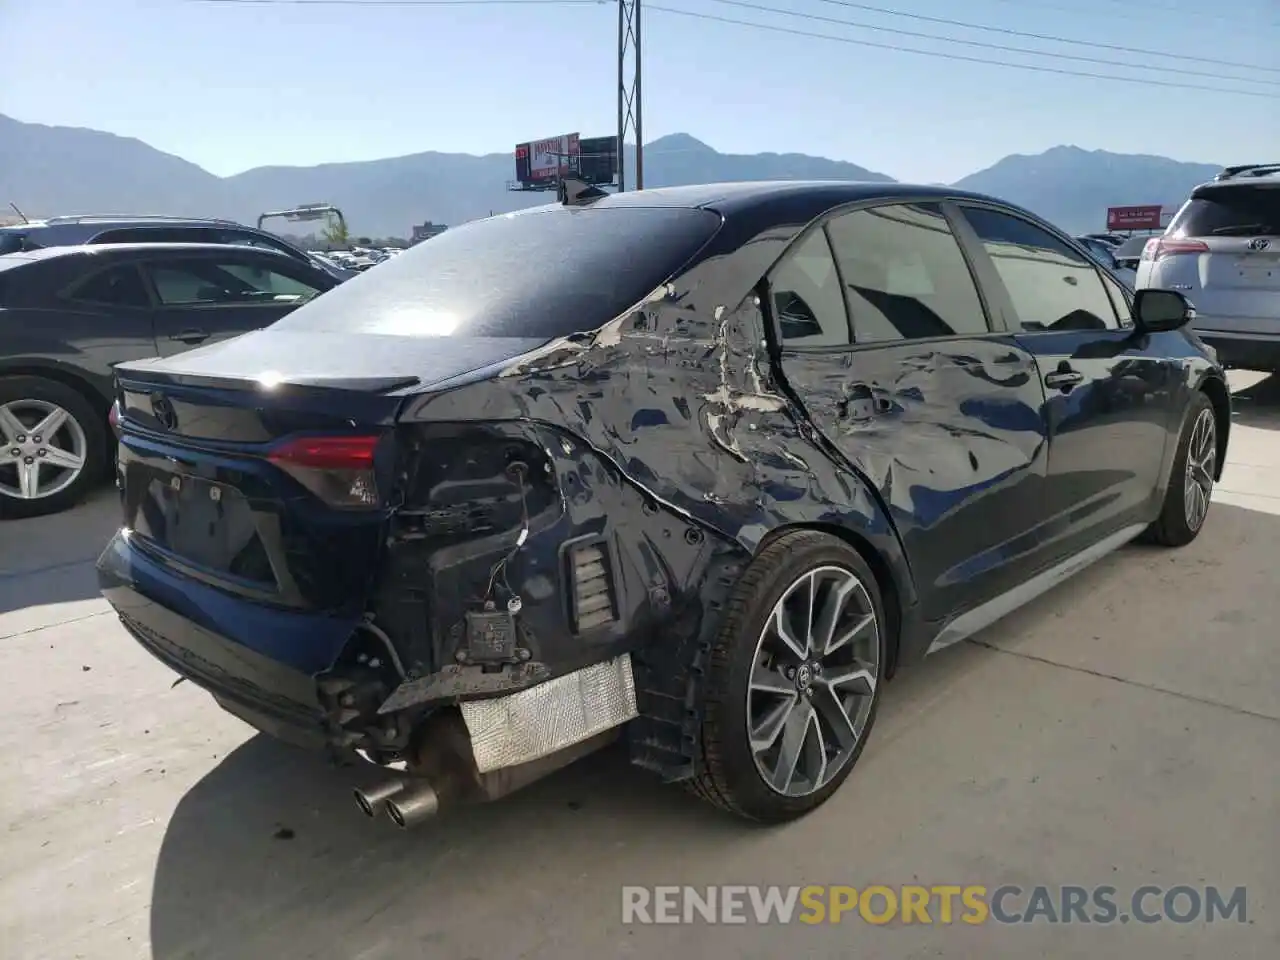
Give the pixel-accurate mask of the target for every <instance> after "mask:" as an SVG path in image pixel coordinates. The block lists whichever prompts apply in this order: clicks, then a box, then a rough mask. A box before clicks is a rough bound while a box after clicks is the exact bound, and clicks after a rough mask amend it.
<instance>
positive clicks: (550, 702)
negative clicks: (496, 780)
mask: <svg viewBox="0 0 1280 960" xmlns="http://www.w3.org/2000/svg"><path fill="white" fill-rule="evenodd" d="M460 710H461V712H462V719H463V720H464V721H465V723H466V725H467V731H468V733H469V734H470V736H471V749H472V752H473V753H474V755H475V762H476V769H477V770H478V771H479V772H480V773H487V772H489V771H491V770H497V769H500V768H502V767H513V766H517V765H519V764H522V763H529V762H530V761H532V760H538V759H541V758H542V757H546V756H549V755H551V754H553V753H558V752H559V751H561V750H564V749H565V748H567V747H571V746H573V745H574V744H576V743H580V742H582V741H584V740H587V739H590V738H591V737H593V736H595V735H596V734H599V733H602V732H604V731H605V730H608V729H610V728H612V727H617V726H621V725H622V724H624V723H626V722H628V721H630V720H634V719H635V718H636V715H637V711H636V688H635V679H634V677H633V675H632V671H631V656H630V655H629V654H623V655H622V656H620V657H615V658H614V659H612V660H606V661H605V662H603V663H596V664H592V665H591V666H589V667H584V668H582V669H581V670H575V671H573V672H572V673H566V674H564V675H563V676H560V677H556V678H555V679H553V680H548V681H547V682H546V683H540V684H538V685H537V686H536V687H531V688H529V689H528V690H522V691H520V692H519V693H513V694H511V695H509V696H505V697H495V698H494V699H491V700H472V701H469V702H466V703H463V704H462V705H461V707H460Z"/></svg>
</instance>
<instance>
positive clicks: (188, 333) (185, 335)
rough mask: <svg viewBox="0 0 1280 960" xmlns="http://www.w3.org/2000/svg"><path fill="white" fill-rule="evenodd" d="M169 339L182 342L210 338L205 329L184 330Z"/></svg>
mask: <svg viewBox="0 0 1280 960" xmlns="http://www.w3.org/2000/svg"><path fill="white" fill-rule="evenodd" d="M169 339H170V340H177V341H179V342H180V343H200V342H201V341H202V340H208V339H209V334H208V332H206V331H204V330H194V329H193V330H183V331H182V332H181V333H175V334H172V335H170V337H169Z"/></svg>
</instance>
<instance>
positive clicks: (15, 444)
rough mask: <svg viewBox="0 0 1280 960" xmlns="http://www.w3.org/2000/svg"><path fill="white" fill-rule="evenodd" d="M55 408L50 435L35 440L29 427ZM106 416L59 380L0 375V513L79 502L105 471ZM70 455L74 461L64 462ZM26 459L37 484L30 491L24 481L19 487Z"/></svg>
mask: <svg viewBox="0 0 1280 960" xmlns="http://www.w3.org/2000/svg"><path fill="white" fill-rule="evenodd" d="M57 411H60V412H61V414H65V419H64V420H63V421H62V422H61V423H60V424H59V425H58V427H57V428H56V429H55V431H54V434H53V435H52V436H50V437H44V436H41V437H40V438H39V441H37V440H36V437H37V436H38V435H37V434H35V433H34V432H32V431H31V430H30V428H31V427H34V426H36V425H37V424H38V423H39V422H40V421H41V420H42V419H43V418H44V417H47V416H49V415H50V414H52V413H55V412H57ZM106 419H107V418H106V415H105V413H104V412H103V411H101V410H98V409H96V408H95V407H94V405H93V404H92V403H90V402H89V401H88V400H87V399H86V398H85V397H84V395H83V394H81V393H80V392H79V391H77V390H75V389H73V388H72V387H69V386H67V385H66V384H64V383H59V382H58V381H56V380H46V379H45V378H44V377H27V376H20V377H0V518H3V519H6V520H11V519H17V518H20V517H38V516H44V515H46V514H51V513H60V512H61V511H63V510H66V509H67V508H68V507H71V506H73V505H74V504H76V503H78V502H80V500H82V499H83V498H84V497H85V495H86V494H87V493H88V492H89V491H90V490H91V489H92V487H93V485H94V484H95V483H97V481H98V480H99V479H100V478H101V477H102V476H103V475H104V473H105V472H106V460H107V450H108V444H107V424H106ZM20 431H22V432H20ZM41 451H43V452H41ZM75 459H78V461H79V466H78V467H76V466H72V465H70V464H71V461H72V460H75ZM37 461H38V462H37ZM63 461H65V463H66V464H67V465H65V466H64V465H63ZM32 464H36V471H35V475H36V477H37V479H38V484H39V486H38V487H37V488H36V489H35V495H34V496H33V495H32V493H31V491H32V488H31V487H30V485H28V486H27V487H26V488H25V491H24V487H23V483H22V476H23V473H22V471H24V470H26V469H27V468H29V467H30V466H31V465H32ZM28 476H29V474H28ZM41 490H44V491H47V492H43V493H42V492H41Z"/></svg>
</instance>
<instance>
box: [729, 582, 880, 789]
mask: <svg viewBox="0 0 1280 960" xmlns="http://www.w3.org/2000/svg"><path fill="white" fill-rule="evenodd" d="M879 661H880V624H879V623H878V622H877V619H876V613H875V606H874V604H873V603H872V600H871V596H870V595H869V594H868V592H867V588H866V587H865V586H864V585H863V583H862V581H861V580H860V579H859V578H858V577H857V576H856V575H855V574H854V573H853V572H852V571H850V570H847V569H845V568H844V567H839V566H822V567H817V568H816V569H813V570H811V571H809V572H808V573H805V574H804V575H803V576H801V577H799V578H798V579H797V580H795V581H794V582H793V583H792V584H791V585H790V586H789V587H788V588H787V589H786V591H785V592H784V593H783V594H782V597H781V598H780V599H779V600H778V602H777V603H776V604H774V607H773V610H772V612H771V613H770V614H769V618H768V620H767V622H766V625H765V628H764V630H763V631H761V634H760V637H759V639H758V640H757V641H756V648H755V656H754V658H753V660H752V673H751V680H750V684H749V687H748V691H747V718H748V720H747V722H748V726H749V730H748V735H749V736H750V738H751V753H752V757H753V759H754V760H755V764H756V770H757V772H758V773H759V774H760V776H761V778H762V779H763V780H764V782H765V783H766V784H767V785H768V786H769V787H770V789H772V790H774V791H775V792H777V793H780V794H783V795H784V796H792V797H803V796H807V795H809V794H811V793H814V792H816V791H818V790H821V789H822V788H823V787H824V786H825V785H826V784H828V783H829V782H830V781H831V779H832V778H833V777H835V776H836V775H837V774H839V773H840V771H841V770H842V769H844V767H845V766H846V765H847V764H848V763H849V761H850V759H851V758H852V756H853V755H854V752H855V748H856V747H857V745H858V742H859V740H860V739H861V737H862V735H863V732H864V730H865V729H866V724H867V720H868V718H869V717H870V714H871V708H872V705H873V704H874V702H875V693H876V686H877V682H878V680H879V676H880V662H879Z"/></svg>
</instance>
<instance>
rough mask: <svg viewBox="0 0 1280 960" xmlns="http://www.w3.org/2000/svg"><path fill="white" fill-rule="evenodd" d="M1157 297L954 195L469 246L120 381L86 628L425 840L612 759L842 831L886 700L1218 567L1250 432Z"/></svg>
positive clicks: (668, 218)
mask: <svg viewBox="0 0 1280 960" xmlns="http://www.w3.org/2000/svg"><path fill="white" fill-rule="evenodd" d="M1192 315H1193V310H1192V307H1191V305H1190V304H1189V303H1188V302H1187V301H1186V300H1185V299H1184V298H1183V297H1182V296H1181V295H1180V294H1178V293H1176V292H1174V291H1163V290H1142V291H1139V292H1138V293H1137V294H1136V295H1135V294H1133V293H1132V292H1130V291H1129V290H1127V289H1125V288H1124V286H1123V285H1122V284H1120V283H1119V282H1118V281H1116V280H1115V278H1114V277H1112V276H1111V275H1110V274H1109V273H1108V272H1107V271H1105V270H1103V269H1101V268H1100V267H1099V266H1098V265H1097V264H1096V263H1095V262H1094V261H1093V260H1092V259H1091V258H1090V257H1089V256H1088V254H1087V253H1086V252H1085V251H1084V250H1083V249H1081V248H1080V247H1079V246H1078V245H1077V244H1076V243H1075V242H1074V241H1073V240H1071V239H1070V238H1069V237H1067V236H1065V235H1063V234H1062V233H1061V232H1059V231H1058V230H1056V229H1054V228H1053V227H1052V226H1050V225H1049V224H1047V223H1045V222H1043V221H1042V220H1040V219H1038V218H1037V217H1035V216H1033V215H1032V214H1030V213H1027V212H1026V211H1023V210H1020V209H1017V208H1015V207H1012V206H1010V205H1008V204H1005V203H1002V202H999V201H996V200H993V199H991V198H989V197H984V196H980V195H976V194H971V193H965V192H961V191H956V190H953V189H951V188H947V187H915V186H910V185H903V184H896V183H874V184H859V183H837V182H830V183H798V182H788V183H738V184H719V185H710V186H695V187H679V188H670V189H658V190H646V191H641V192H635V193H624V194H606V193H603V192H601V191H599V190H596V189H591V188H585V189H578V188H575V189H568V190H566V191H565V195H564V198H563V199H562V201H561V202H559V203H555V204H551V205H548V206H544V207H538V208H535V209H531V210H527V211H524V212H521V213H515V214H510V215H504V216H497V217H491V218H489V219H485V220H480V221H476V222H474V223H470V224H466V225H464V226H461V227H458V228H455V229H451V230H449V231H448V232H447V233H445V234H442V235H441V236H439V237H436V238H435V239H433V240H432V241H431V242H430V243H425V244H421V245H420V246H417V247H414V248H412V249H411V250H409V251H407V252H406V253H404V254H403V255H402V256H400V257H398V258H396V259H395V260H392V261H390V262H388V263H386V264H384V265H382V266H381V267H380V268H379V269H377V270H375V271H372V272H370V273H368V274H364V275H361V276H358V277H356V278H354V279H352V280H350V281H348V282H347V283H345V284H343V285H342V286H340V287H338V288H336V289H334V290H333V291H331V292H329V293H326V294H325V295H324V296H322V297H319V298H317V299H315V300H314V301H312V302H310V303H308V304H306V305H304V306H302V307H301V308H300V309H298V310H297V311H295V312H293V313H291V314H290V315H289V316H288V317H286V318H284V319H283V320H280V321H278V322H277V323H275V324H273V325H272V326H270V327H267V328H265V329H263V330H260V331H257V332H254V333H249V334H246V335H244V336H241V337H239V338H236V339H234V340H229V341H225V342H221V343H218V344H213V345H210V346H207V347H204V348H201V349H197V350H193V351H190V352H186V353H181V354H177V355H174V356H170V357H163V358H158V359H154V360H146V361H136V362H130V363H126V364H123V365H121V366H120V367H118V368H117V377H118V383H117V392H116V400H115V406H114V408H113V411H112V422H113V424H114V425H115V429H116V432H117V435H118V437H119V447H118V449H119V454H118V462H117V480H118V485H119V488H120V491H121V501H122V505H123V513H124V516H123V525H122V527H121V529H120V530H119V532H118V533H117V534H116V536H115V537H114V538H113V539H112V541H111V543H110V544H109V545H108V546H107V548H106V550H105V551H104V553H103V554H102V556H101V558H100V560H99V562H98V570H99V577H100V582H101V586H102V589H103V593H104V594H105V596H106V597H107V599H108V600H109V601H110V603H111V604H112V606H113V607H114V608H115V610H116V611H117V613H118V614H119V616H120V619H121V620H122V621H123V623H124V625H125V626H126V627H127V628H128V630H129V632H130V633H131V634H132V635H133V637H135V638H136V640H137V641H138V643H140V644H141V645H142V646H143V647H144V648H145V649H146V650H147V651H149V652H150V653H151V654H152V655H154V656H155V657H157V658H158V659H159V660H161V661H163V662H164V663H165V664H167V665H168V666H170V667H171V668H172V669H173V670H175V671H177V672H178V673H179V674H181V675H182V676H184V677H187V678H189V679H190V680H191V681H193V682H194V683H196V684H198V685H199V686H201V687H202V688H204V689H205V690H207V691H208V692H209V693H210V694H212V696H213V697H214V698H215V699H216V700H217V702H218V703H219V704H220V705H221V706H222V707H223V708H225V709H226V710H228V711H230V712H231V713H233V714H235V715H236V716H238V717H240V718H242V719H243V720H245V721H246V722H248V723H249V724H251V725H252V726H254V727H256V728H258V729H259V730H262V731H265V732H266V733H268V734H270V735H271V736H274V737H278V738H280V739H283V740H287V741H290V742H294V743H298V744H302V745H305V746H309V747H312V748H314V749H316V750H317V751H320V752H324V753H328V754H329V755H330V756H332V757H334V758H337V759H339V760H344V761H345V760H357V761H358V762H362V763H363V762H367V763H372V764H375V765H377V766H378V767H379V768H381V770H382V775H381V779H380V780H379V781H378V783H379V785H378V786H376V787H375V788H373V789H361V790H357V791H356V799H357V801H358V802H359V805H360V807H361V809H362V810H364V812H365V813H367V814H369V815H371V816H372V815H375V814H382V813H384V812H385V813H386V814H389V815H390V817H391V818H392V819H393V820H394V821H395V822H396V823H398V824H399V825H401V826H404V827H408V826H412V825H413V824H416V823H419V822H421V821H423V820H426V819H428V818H430V817H431V816H432V815H434V814H436V813H437V812H438V811H439V810H441V809H447V808H448V807H449V806H450V805H451V804H455V803H467V802H475V801H484V800H492V799H495V798H497V797H500V796H503V795H505V794H508V793H510V792H511V791H512V790H515V789H518V788H519V787H521V786H523V785H525V784H527V783H529V782H531V781H533V780H536V779H537V778H539V777H541V776H543V775H545V774H546V773H548V772H549V771H551V770H554V769H556V768H558V767H560V766H563V765H564V764H566V763H568V762H570V761H572V760H575V759H576V758H579V757H581V756H583V755H585V754H588V753H590V752H592V751H593V750H596V749H598V748H599V747H601V746H603V745H605V744H606V743H609V742H610V741H613V740H616V739H618V738H621V739H623V740H624V741H625V749H627V750H628V751H629V752H630V757H631V760H632V761H633V762H634V763H635V764H637V765H639V766H641V767H643V768H646V769H648V770H651V771H653V772H654V773H655V774H656V775H658V776H659V777H661V778H663V779H665V780H667V781H673V782H675V781H679V782H683V783H685V784H686V785H688V786H689V787H690V788H691V789H692V790H693V791H694V792H695V793H697V794H699V795H700V796H702V797H704V798H705V799H707V800H709V801H711V802H713V803H715V804H717V805H718V806H720V807H722V808H724V809H725V810H727V811H729V812H731V813H733V814H736V815H739V816H742V817H745V818H748V819H751V820H756V821H762V822H780V821H786V820H789V819H792V818H795V817H797V816H801V815H803V814H805V813H806V812H808V811H810V810H813V809H814V808H816V807H817V806H818V805H820V804H822V803H823V802H824V801H826V800H827V799H828V798H829V797H830V796H831V795H832V794H833V793H834V792H835V791H836V790H837V789H838V788H839V787H840V785H841V783H842V782H843V781H844V780H845V778H846V777H847V776H848V775H849V774H850V772H851V771H852V769H853V768H854V766H855V764H856V763H857V760H858V756H859V754H860V752H861V751H862V749H863V747H864V746H865V744H866V743H867V739H868V737H869V736H870V735H871V731H872V727H873V724H874V722H875V717H876V710H877V707H878V705H879V703H880V700H881V698H882V696H883V694H884V690H885V688H886V681H887V680H889V679H890V678H891V677H892V676H893V675H894V673H895V671H897V670H898V669H899V667H900V666H902V665H907V664H910V663H911V662H912V661H916V660H918V659H920V658H922V657H923V656H925V655H926V653H928V652H931V651H933V650H937V649H940V648H942V647H945V646H947V645H948V644H951V643H954V642H956V641H958V640H963V639H965V638H967V637H970V636H972V635H973V634H974V633H975V632H977V631H979V630H981V629H982V628H983V627H985V626H987V625H988V624H990V623H992V622H993V621H994V620H996V619H997V618H998V617H1000V616H1003V615H1004V614H1006V613H1008V612H1009V611H1010V610H1012V609H1014V608H1016V607H1018V606H1020V605H1021V604H1023V603H1025V602H1026V601H1028V600H1029V599H1031V598H1032V597H1035V596H1037V595H1039V594H1040V593H1043V592H1044V591H1045V590H1048V589H1049V588H1051V587H1052V586H1054V585H1055V584H1057V583H1059V582H1061V581H1062V580H1064V579H1065V578H1067V577H1068V576H1070V575H1072V574H1073V573H1075V572H1076V571H1078V570H1080V569H1082V568H1083V567H1084V566H1086V565H1087V564H1089V563H1091V562H1093V561H1095V560H1097V559H1099V558H1100V557H1102V556H1104V555H1105V554H1107V553H1108V552H1110V551H1112V550H1115V549H1117V548H1119V547H1121V546H1122V545H1124V544H1125V543H1127V542H1129V541H1131V540H1135V539H1139V538H1142V539H1146V540H1148V541H1151V542H1154V543H1158V544H1162V545H1165V546H1170V547H1176V546H1181V545H1183V544H1186V543H1188V542H1190V541H1191V540H1192V539H1194V538H1195V537H1196V535H1197V534H1198V533H1199V531H1200V530H1201V529H1202V527H1203V525H1204V523H1205V520H1206V516H1207V514H1208V510H1209V503H1210V495H1211V493H1212V490H1213V485H1214V482H1215V481H1216V480H1217V479H1218V478H1219V477H1220V474H1221V470H1222V464H1223V462H1224V459H1225V453H1226V446H1227V439H1228V430H1229V426H1230V422H1231V421H1230V396H1229V393H1228V390H1227V386H1226V380H1225V377H1224V374H1223V371H1222V368H1221V367H1220V366H1219V365H1218V363H1217V362H1216V360H1215V358H1214V356H1213V354H1212V352H1211V351H1209V350H1208V349H1207V348H1206V347H1205V346H1204V345H1203V344H1202V343H1201V342H1200V341H1199V340H1198V339H1197V338H1196V336H1195V334H1194V333H1193V332H1191V330H1190V329H1189V327H1188V325H1187V324H1188V321H1189V320H1190V318H1191V317H1192Z"/></svg>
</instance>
